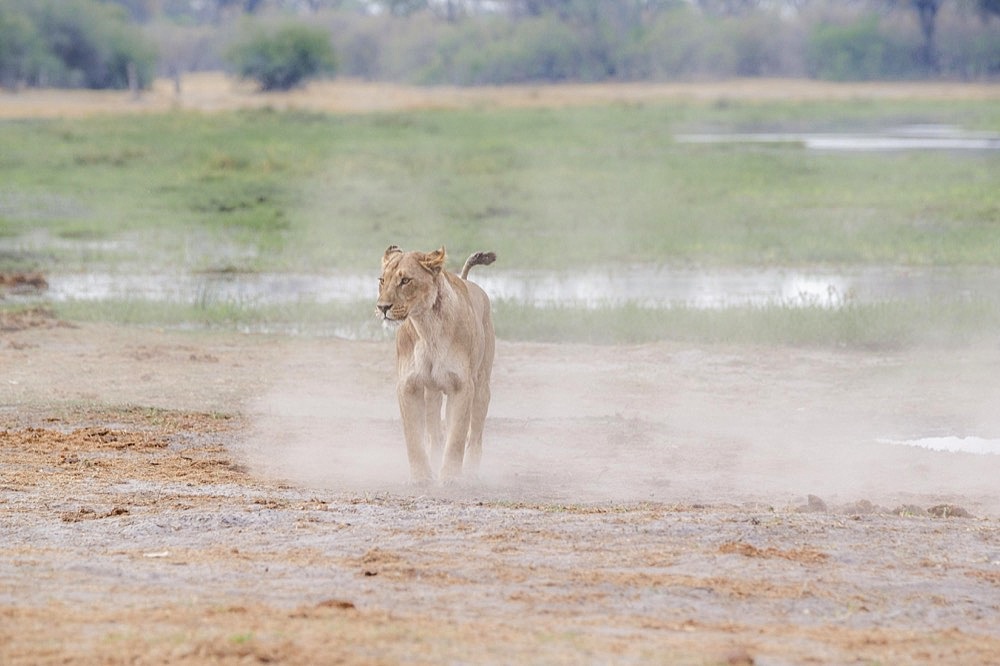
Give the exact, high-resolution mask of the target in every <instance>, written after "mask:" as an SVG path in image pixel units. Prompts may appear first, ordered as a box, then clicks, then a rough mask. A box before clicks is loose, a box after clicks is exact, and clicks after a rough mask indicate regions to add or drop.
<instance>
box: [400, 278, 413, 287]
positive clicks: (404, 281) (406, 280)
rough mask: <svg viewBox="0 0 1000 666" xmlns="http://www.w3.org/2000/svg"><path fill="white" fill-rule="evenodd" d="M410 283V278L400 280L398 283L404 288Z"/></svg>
mask: <svg viewBox="0 0 1000 666" xmlns="http://www.w3.org/2000/svg"><path fill="white" fill-rule="evenodd" d="M410 282H411V279H410V278H403V279H402V280H400V281H399V284H400V285H402V286H404V287H405V286H406V285H408V284H410Z"/></svg>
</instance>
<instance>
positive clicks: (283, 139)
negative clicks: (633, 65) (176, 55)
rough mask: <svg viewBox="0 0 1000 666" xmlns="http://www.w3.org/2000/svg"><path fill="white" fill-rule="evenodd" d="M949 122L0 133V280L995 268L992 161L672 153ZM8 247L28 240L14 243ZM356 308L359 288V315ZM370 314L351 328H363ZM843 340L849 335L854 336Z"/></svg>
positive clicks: (873, 111)
mask: <svg viewBox="0 0 1000 666" xmlns="http://www.w3.org/2000/svg"><path fill="white" fill-rule="evenodd" d="M917 122H921V123H929V122H933V123H949V124H955V125H959V126H962V127H966V128H969V129H986V130H992V131H1000V106H998V105H997V104H995V103H994V102H992V101H982V102H977V101H953V102H946V103H945V102H905V101H862V102H859V101H850V102H794V103H793V102H775V103H716V104H695V103H690V104H688V103H672V104H668V103H663V104H647V105H608V106H596V107H590V108H573V109H560V110H546V109H531V110H524V109H522V110H511V109H501V110H463V111H420V112H412V113H409V112H407V113H384V114H367V115H358V116H343V115H324V114H311V113H300V112H275V111H267V110H265V111H247V112H231V113H219V114H197V113H180V112H178V113H167V114H150V115H129V116H120V117H95V118H82V119H62V120H36V121H0V243H3V245H2V247H0V271H3V270H27V269H35V270H41V271H43V272H46V273H58V272H66V271H86V270H89V269H91V268H95V267H99V268H100V269H101V270H105V271H111V272H114V271H116V270H118V271H123V272H141V271H146V270H159V271H161V272H171V271H176V272H187V271H199V270H237V271H296V272H324V271H330V270H342V269H343V270H356V271H371V272H372V274H373V276H374V273H375V272H376V271H377V270H378V266H379V258H380V257H381V255H382V252H383V250H384V248H385V247H386V246H387V245H389V244H399V245H401V246H403V247H404V248H419V249H431V248H434V247H437V246H438V245H440V244H442V243H443V244H446V245H447V246H448V248H449V249H450V250H451V251H452V252H453V256H454V259H453V261H452V265H453V266H455V267H457V265H458V263H459V261H460V260H461V258H462V257H463V256H464V254H465V253H466V252H469V251H471V250H474V249H494V250H496V251H497V253H498V255H499V257H500V259H499V264H498V266H502V267H504V268H519V267H534V268H551V269H563V268H567V267H570V266H592V265H600V266H606V265H615V264H631V263H637V262H651V263H656V264H664V263H666V264H673V265H692V266H706V267H710V266H747V265H752V266H768V265H779V266H815V265H859V264H890V265H898V264H909V265H918V266H929V265H944V266H972V265H974V266H979V265H985V266H1000V154H998V153H995V152H994V153H989V154H986V153H962V154H960V153H817V152H812V151H807V150H805V149H804V148H802V147H798V146H792V145H752V146H750V145H742V146H736V145H696V144H683V143H675V142H674V140H673V137H674V135H675V134H676V133H679V132H697V131H705V130H713V129H717V130H732V131H753V130H766V131H774V130H793V131H802V130H845V129H858V128H861V129H870V130H876V129H879V128H885V127H892V126H896V125H900V124H906V123H917ZM25 238H30V239H31V240H30V242H29V241H25V240H24V239H25ZM366 296H367V295H359V302H360V300H361V299H363V298H365V297H366ZM352 308H353V306H336V307H333V308H329V307H327V306H322V307H320V306H315V305H313V306H310V305H309V304H302V303H300V304H297V305H295V306H289V307H281V308H275V307H253V306H251V305H248V304H232V303H194V304H181V305H170V304H163V303H146V302H142V301H131V300H129V301H124V302H116V303H97V304H94V303H86V304H83V303H78V304H73V303H67V304H62V305H60V306H59V309H60V313H61V314H62V315H63V316H67V317H69V318H74V319H87V318H103V319H111V320H115V321H125V322H131V323H139V324H141V323H173V324H177V325H184V324H195V325H203V326H223V327H226V326H228V327H243V328H254V327H258V328H267V327H268V326H269V325H272V324H275V325H276V324H281V325H285V324H291V325H293V326H294V325H295V324H296V322H298V325H300V326H301V327H303V328H305V329H309V330H325V329H326V328H327V327H329V326H343V325H353V323H352V322H355V321H362V322H364V321H365V320H366V318H367V317H368V315H369V313H370V304H369V303H365V304H364V307H363V308H362V310H361V311H362V313H363V314H362V315H360V316H359V315H357V314H356V313H355V312H354V311H353V310H352ZM995 309H996V308H995V307H993V305H987V306H982V305H981V304H977V303H975V302H972V303H969V302H963V303H948V302H942V303H934V304H929V303H923V304H915V303H903V304H885V305H871V306H862V305H853V306H850V307H847V308H844V309H842V310H823V309H821V308H815V309H810V308H784V307H777V306H776V307H771V308H746V309H735V310H727V311H724V312H702V311H696V310H684V309H676V310H670V311H655V312H654V311H647V310H642V309H639V308H615V309H608V310H598V311H590V310H550V309H534V308H525V307H520V306H515V305H511V304H504V303H498V304H497V310H498V316H497V319H498V322H499V323H498V326H499V329H500V332H501V335H502V336H504V337H508V338H524V337H527V338H532V339H559V340H565V339H573V340H580V341H594V342H630V341H644V340H649V339H663V338H678V339H697V340H722V341H725V340H731V341H743V340H745V341H750V342H772V341H773V342H775V343H784V342H797V343H800V344H834V345H837V344H857V345H874V346H879V345H886V344H892V343H893V341H897V340H911V339H915V338H917V337H920V336H919V335H917V334H915V333H914V331H915V330H918V329H919V328H920V326H921V321H927V320H930V321H938V322H940V323H941V324H942V326H944V328H948V325H947V320H948V319H949V317H951V318H954V317H957V318H958V319H959V320H962V321H966V320H968V325H967V326H966V325H963V327H965V328H974V327H975V326H974V324H975V323H976V322H977V321H979V320H981V319H984V318H985V320H986V321H987V322H988V323H989V324H990V325H992V324H995V323H996V321H995ZM368 325H369V323H364V324H361V326H362V327H364V326H368ZM851 341H853V342H851Z"/></svg>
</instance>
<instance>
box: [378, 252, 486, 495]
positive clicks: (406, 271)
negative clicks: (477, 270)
mask: <svg viewBox="0 0 1000 666" xmlns="http://www.w3.org/2000/svg"><path fill="white" fill-rule="evenodd" d="M445 257H446V254H445V249H444V248H443V247H442V248H441V249H439V250H435V251H433V252H403V251H402V250H400V249H399V248H398V247H396V246H395V245H391V246H389V248H388V249H387V250H386V251H385V254H384V255H383V256H382V277H380V278H379V281H378V283H379V292H378V302H377V304H376V307H377V309H378V312H379V313H380V314H381V316H382V318H383V319H384V320H388V321H396V322H402V325H401V326H400V327H399V330H398V331H397V332H396V372H397V383H396V394H397V396H398V398H399V411H400V414H401V415H402V417H403V436H404V438H405V439H406V453H407V456H408V457H409V460H410V476H411V478H412V480H413V481H414V482H415V483H427V482H430V481H431V480H432V479H433V473H432V472H431V460H429V459H428V455H427V452H428V449H429V450H430V454H431V459H433V460H434V462H435V464H436V463H437V462H438V461H440V460H441V454H442V433H441V403H442V401H443V398H444V396H445V395H447V396H448V403H447V406H446V408H445V425H446V427H447V439H446V440H445V442H444V461H443V463H442V466H441V477H440V478H441V480H442V481H445V482H447V481H452V480H454V479H456V478H458V477H459V476H460V475H461V474H462V465H463V462H464V461H466V460H467V462H465V469H466V471H468V472H469V473H470V474H475V473H476V471H477V470H478V468H479V461H480V459H481V458H482V455H483V425H484V424H485V422H486V410H487V408H488V407H489V405H490V373H491V372H492V371H493V353H494V348H495V347H496V337H495V335H494V333H493V317H492V315H491V313H490V299H489V297H488V296H487V295H486V292H485V291H483V290H482V288H480V287H479V286H478V285H476V284H475V283H472V282H469V281H468V280H467V279H466V278H467V277H468V275H469V269H470V268H472V267H473V266H476V265H479V264H483V265H488V264H492V263H493V262H494V261H495V260H496V255H495V254H494V253H492V252H476V253H474V254H472V255H471V256H470V257H469V258H468V260H466V262H465V266H464V267H463V268H462V273H461V275H460V276H459V275H455V274H454V273H450V272H448V271H446V270H445V269H444V262H445ZM466 452H467V453H468V456H467V457H466Z"/></svg>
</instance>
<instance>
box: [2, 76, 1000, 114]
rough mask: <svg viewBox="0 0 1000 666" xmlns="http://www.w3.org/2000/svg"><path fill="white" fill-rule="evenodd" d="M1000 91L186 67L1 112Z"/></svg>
mask: <svg viewBox="0 0 1000 666" xmlns="http://www.w3.org/2000/svg"><path fill="white" fill-rule="evenodd" d="M867 99H910V100H919V99H927V100H953V99H1000V84H998V83H961V82H947V81H945V82H878V83H858V82H853V83H835V82H829V81H809V80H796V79H738V80H732V81H712V82H697V83H654V84H651V83H611V84H608V83H598V84H560V85H552V84H546V85H519V86H496V87H491V86H482V87H475V88H463V87H454V86H408V85H401V84H393V83H378V82H367V81H357V80H351V79H336V80H331V81H316V82H313V83H311V84H309V86H307V87H305V88H301V89H298V90H293V91H290V92H281V93H267V94H261V93H258V92H256V90H255V88H254V86H253V84H252V83H248V82H242V81H239V80H237V79H233V78H229V77H226V76H224V75H223V74H221V73H219V72H199V73H192V74H188V75H186V76H184V77H183V79H182V82H181V89H180V93H178V92H177V90H176V88H175V85H174V82H173V81H171V80H166V79H161V80H158V81H156V83H155V84H154V85H153V87H152V89H151V90H149V91H146V92H143V93H142V94H141V95H140V96H139V97H138V98H136V97H134V96H133V95H132V94H131V93H128V92H117V91H88V90H69V91H67V90H37V89H27V90H21V91H17V92H11V91H0V118H42V117H70V116H86V115H93V114H97V113H143V112H162V111H169V110H172V109H183V110H189V111H201V112H212V111H225V110H232V109H255V108H264V107H267V108H272V109H297V110H304V111H323V112H335V113H364V112H371V111H400V110H410V109H438V108H441V109H458V108H461V109H467V108H493V107H543V108H559V107H567V106H580V105H592V104H608V103H619V104H641V103H644V102H652V101H657V100H679V101H690V102H708V103H715V102H722V101H733V100H742V101H778V100H785V101H787V100H867Z"/></svg>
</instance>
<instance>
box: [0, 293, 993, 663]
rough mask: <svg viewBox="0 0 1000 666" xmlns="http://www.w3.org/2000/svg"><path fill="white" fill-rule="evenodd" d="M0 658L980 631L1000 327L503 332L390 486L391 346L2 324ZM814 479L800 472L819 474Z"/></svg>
mask: <svg viewBox="0 0 1000 666" xmlns="http://www.w3.org/2000/svg"><path fill="white" fill-rule="evenodd" d="M0 329H2V330H0V424H2V425H0V663H3V664H49V663H108V664H115V663H123V664H124V663H140V664H142V663H178V664H184V663H256V662H266V663H288V664H319V663H364V664H369V663H370V664H380V663H385V664H396V663H409V664H439V663H496V664H507V663H532V662H533V663H571V664H578V663H681V664H684V663H691V664H716V663H721V664H750V663H756V664H803V663H822V664H828V663H886V664H889V663H891V664H907V663H935V664H963V665H965V664H977V663H978V664H986V663H996V661H997V659H998V658H1000V657H998V655H1000V492H998V490H997V489H998V479H1000V456H990V455H972V454H955V453H941V452H934V451H928V450H923V449H918V448H912V447H905V446H895V445H891V444H886V443H879V442H878V441H877V440H878V439H879V438H897V439H898V438H907V437H924V436H929V435H937V434H956V435H962V434H969V435H980V436H986V437H996V436H998V434H1000V414H998V411H997V409H996V406H997V405H1000V382H998V381H997V379H996V378H997V377H1000V346H997V345H996V344H993V345H988V346H985V347H978V348H975V349H973V348H967V347H966V348H959V349H929V350H928V349H923V350H906V351H890V352H887V351H873V352H857V351H851V352H848V351H835V350H803V349H777V348H730V347H701V346H696V345H681V344H670V343H666V344H655V345H644V346H636V347H587V346H571V345H541V344H523V343H510V342H501V344H500V345H499V350H498V358H497V364H496V374H495V380H494V403H493V408H492V411H491V418H490V421H489V424H488V431H487V442H486V453H485V462H484V469H483V470H482V474H481V476H480V479H479V480H478V481H470V482H468V483H466V484H464V485H462V486H459V487H450V488H446V489H440V488H434V489H430V490H426V489H424V490H421V489H414V488H411V487H409V486H408V485H407V484H406V464H405V455H404V451H403V446H402V441H401V433H400V427H399V423H398V420H397V416H396V407H395V404H394V397H393V389H392V373H393V363H392V354H393V350H392V345H391V343H389V342H371V343H365V342H347V341H342V340H336V339H332V338H331V339H315V338H313V339H303V338H288V337H283V338H278V337H268V336H248V335H240V334H235V333H209V332H177V331H161V330H153V329H137V328H125V327H113V326H104V325H83V326H77V325H67V324H64V323H61V322H58V321H55V320H53V319H52V318H51V317H49V316H47V315H46V313H44V312H35V313H31V314H28V315H18V316H10V315H7V316H5V317H4V318H3V319H2V321H0ZM810 495H811V496H812V497H810Z"/></svg>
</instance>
